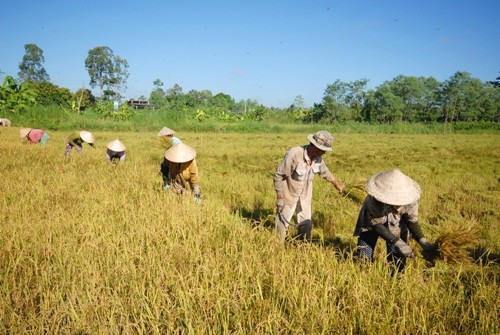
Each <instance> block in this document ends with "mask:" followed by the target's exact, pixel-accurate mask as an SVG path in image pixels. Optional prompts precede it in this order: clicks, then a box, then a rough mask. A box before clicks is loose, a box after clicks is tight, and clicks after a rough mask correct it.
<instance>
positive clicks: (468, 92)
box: [441, 71, 483, 122]
mask: <svg viewBox="0 0 500 335" xmlns="http://www.w3.org/2000/svg"><path fill="white" fill-rule="evenodd" d="M482 88H483V84H482V82H481V81H480V80H479V79H477V78H472V77H471V75H470V74H469V73H468V72H461V71H459V72H456V73H455V74H454V75H452V76H451V77H450V78H449V79H448V80H446V81H445V82H444V83H443V84H442V85H441V104H442V106H443V113H444V115H443V121H444V122H449V121H477V119H478V117H479V115H480V102H481V94H482Z"/></svg>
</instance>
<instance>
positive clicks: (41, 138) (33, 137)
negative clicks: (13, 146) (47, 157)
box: [19, 128, 50, 144]
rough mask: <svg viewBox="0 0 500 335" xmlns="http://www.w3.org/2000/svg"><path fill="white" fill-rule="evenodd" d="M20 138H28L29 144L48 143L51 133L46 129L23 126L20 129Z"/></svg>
mask: <svg viewBox="0 0 500 335" xmlns="http://www.w3.org/2000/svg"><path fill="white" fill-rule="evenodd" d="M19 137H20V138H22V139H23V138H27V139H28V143H29V144H36V143H40V144H47V142H48V141H49V139H50V136H49V134H48V133H47V132H46V131H45V130H41V129H31V128H21V129H20V130H19Z"/></svg>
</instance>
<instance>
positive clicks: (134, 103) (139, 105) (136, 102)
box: [127, 99, 155, 109]
mask: <svg viewBox="0 0 500 335" xmlns="http://www.w3.org/2000/svg"><path fill="white" fill-rule="evenodd" d="M127 104H128V105H129V106H130V107H132V108H134V109H145V108H148V109H155V107H154V106H153V105H151V104H150V103H149V101H148V100H140V99H130V100H129V101H127Z"/></svg>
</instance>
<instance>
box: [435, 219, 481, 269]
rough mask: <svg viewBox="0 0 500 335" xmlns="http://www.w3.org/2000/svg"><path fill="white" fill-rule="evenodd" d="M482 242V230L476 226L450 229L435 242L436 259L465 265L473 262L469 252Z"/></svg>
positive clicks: (443, 232) (442, 233)
mask: <svg viewBox="0 0 500 335" xmlns="http://www.w3.org/2000/svg"><path fill="white" fill-rule="evenodd" d="M480 242H481V239H480V229H479V228H478V227H477V226H475V225H470V226H467V227H461V228H459V229H457V228H456V227H455V228H453V229H450V228H448V229H446V230H443V231H442V232H441V234H439V236H438V238H437V239H436V241H435V242H434V248H435V255H434V257H435V258H436V259H441V260H443V261H445V262H447V263H464V262H467V261H470V260H471V258H470V257H469V250H470V249H471V248H472V247H474V246H475V245H478V244H479V243H480Z"/></svg>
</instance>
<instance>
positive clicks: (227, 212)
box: [0, 127, 500, 334]
mask: <svg viewBox="0 0 500 335" xmlns="http://www.w3.org/2000/svg"><path fill="white" fill-rule="evenodd" d="M18 130H19V128H17V127H11V128H0V156H1V157H2V159H1V160H0V171H1V178H0V190H1V192H2V198H1V199H2V203H1V204H2V211H1V212H0V222H1V226H0V229H1V230H0V333H5V334H9V333H12V334H20V333H22V334H39V333H60V334H144V333H148V334H170V333H182V334H229V333H231V334H304V333H307V334H374V333H382V334H387V333H407V334H442V333H447V334H464V333H466V334H496V333H498V332H499V327H498V315H499V309H498V306H499V305H500V304H499V303H500V300H499V293H500V292H499V289H498V287H499V285H498V281H499V274H500V272H499V260H498V255H499V254H500V236H499V232H498V228H497V226H498V221H499V217H500V215H499V203H500V201H499V191H500V185H499V182H498V178H499V171H498V166H500V164H499V159H500V152H499V150H498V144H497V143H498V141H499V136H498V135H491V134H485V135H459V134H446V135H445V134H440V135H425V134H422V135H417V134H415V135H405V134H380V133H365V134H353V133H334V135H335V138H336V141H335V142H334V153H333V154H327V155H326V156H325V161H326V162H327V165H328V166H329V168H330V170H331V171H332V172H333V173H334V175H336V177H337V178H338V179H340V180H341V181H342V182H343V183H344V184H345V185H346V186H347V187H346V190H348V191H349V190H350V193H347V195H344V196H341V195H339V194H338V192H336V190H335V189H334V188H333V187H331V185H330V184H328V183H326V182H324V181H322V180H320V179H319V178H317V179H316V180H315V186H314V202H313V222H314V231H313V235H314V243H311V244H304V243H296V242H290V243H287V244H285V245H283V246H282V245H278V244H276V243H275V242H274V241H275V235H274V232H273V227H272V224H273V218H274V217H273V214H274V201H275V198H274V197H275V194H274V189H273V185H272V173H273V172H274V170H275V168H276V166H277V165H278V164H279V162H280V160H281V159H282V158H283V155H284V153H285V151H286V150H287V149H288V148H289V147H291V146H295V145H301V144H305V143H306V136H307V134H308V131H309V128H306V129H305V130H304V131H302V132H300V131H297V132H291V133H288V132H282V133H278V134H273V133H248V134H243V133H224V132H223V133H195V132H181V131H179V129H176V130H177V131H178V134H176V135H179V137H180V138H181V139H182V140H184V141H185V142H186V143H187V144H189V145H191V146H192V147H194V148H195V149H196V150H197V152H198V156H197V161H198V165H199V168H200V174H201V178H202V182H201V186H202V193H203V203H202V205H201V206H200V205H197V204H196V203H194V201H193V199H192V198H191V197H190V196H185V197H184V196H181V197H179V196H176V195H174V194H169V193H165V192H164V191H163V190H162V188H161V177H160V175H159V164H160V163H161V160H162V157H163V148H162V147H161V144H160V143H158V142H157V140H156V137H155V135H156V133H157V131H158V130H159V129H155V130H153V131H148V132H139V133H137V132H117V131H109V132H104V131H94V135H95V137H96V144H97V148H96V149H92V148H90V147H89V146H86V145H85V146H84V151H83V152H82V153H81V154H77V153H75V152H73V153H72V154H71V156H70V157H69V158H68V159H65V158H64V157H63V153H64V138H65V137H66V135H67V132H66V131H51V132H50V135H51V140H50V142H49V143H48V144H47V145H46V146H41V145H26V144H23V143H21V141H19V139H18V136H17V135H18ZM89 130H92V129H90V128H89ZM330 130H332V129H330ZM116 138H119V139H120V140H121V141H123V143H124V144H125V145H126V146H127V149H128V153H127V161H126V162H125V163H124V164H121V165H118V166H111V165H109V164H107V163H106V162H105V159H104V157H105V148H104V145H105V144H106V143H107V142H109V141H111V140H113V139H116ZM393 167H398V168H400V169H401V170H402V171H403V172H405V173H407V174H408V175H410V176H411V177H412V178H414V179H415V180H416V181H417V182H419V183H420V185H421V186H422V189H423V197H422V200H421V202H420V214H421V222H422V226H423V230H424V233H425V234H426V236H427V238H428V239H429V240H430V241H431V242H435V241H437V240H438V239H439V237H440V234H441V233H443V232H445V231H455V232H459V231H461V230H460V228H463V227H466V226H467V224H468V223H470V222H474V223H475V225H477V227H480V229H479V232H478V234H479V237H480V239H477V240H474V241H475V242H476V244H474V245H472V246H469V248H468V249H467V257H468V258H471V257H472V259H473V262H461V261H459V262H456V263H452V262H448V261H446V260H441V259H438V260H436V262H435V264H434V265H433V266H430V265H429V264H428V263H427V262H426V260H425V259H424V257H422V256H421V255H420V253H419V252H418V253H417V254H418V256H417V257H416V258H415V259H412V260H410V261H409V264H408V267H407V270H406V271H405V273H404V274H403V275H402V276H400V277H392V276H391V275H390V270H389V269H388V268H387V265H386V264H385V261H384V250H383V249H385V248H383V247H382V246H383V243H380V245H379V247H378V249H377V250H376V262H375V263H373V264H358V263H355V262H353V260H352V256H351V255H352V252H351V251H352V248H353V247H354V246H355V243H356V240H355V238H354V237H352V231H353V229H354V224H355V220H356V217H357V213H358V211H359V207H360V202H359V201H360V199H362V192H363V191H362V189H361V187H360V185H362V184H363V182H364V180H366V178H368V177H369V176H370V175H372V174H374V173H376V172H378V171H381V170H384V169H389V168H393ZM358 193H359V194H358ZM411 246H412V247H414V248H415V250H420V249H419V247H418V246H417V244H416V243H415V242H414V241H411Z"/></svg>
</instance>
